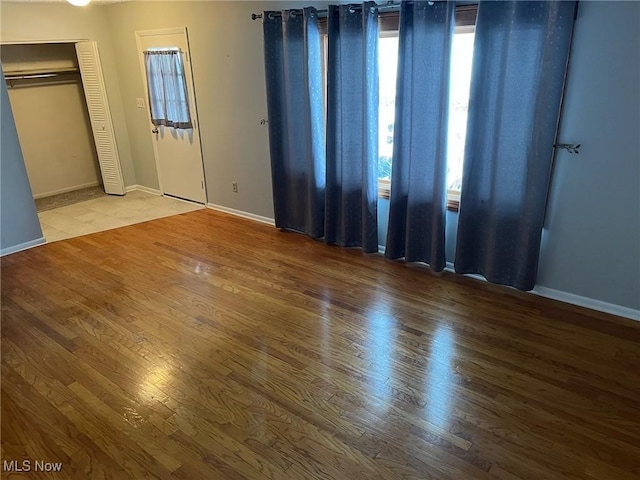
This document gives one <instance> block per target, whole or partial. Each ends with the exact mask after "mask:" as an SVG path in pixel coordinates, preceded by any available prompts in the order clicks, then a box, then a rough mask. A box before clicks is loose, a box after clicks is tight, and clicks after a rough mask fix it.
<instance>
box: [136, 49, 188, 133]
mask: <svg viewBox="0 0 640 480" xmlns="http://www.w3.org/2000/svg"><path fill="white" fill-rule="evenodd" d="M144 61H145V70H146V74H147V90H148V93H149V109H150V111H151V123H153V124H154V125H156V126H159V125H164V126H166V127H173V128H185V129H186V128H192V123H191V114H190V112H189V100H188V96H187V82H186V78H185V74H184V64H183V62H182V52H181V51H180V49H179V48H166V49H155V48H152V49H149V50H147V51H145V52H144Z"/></svg>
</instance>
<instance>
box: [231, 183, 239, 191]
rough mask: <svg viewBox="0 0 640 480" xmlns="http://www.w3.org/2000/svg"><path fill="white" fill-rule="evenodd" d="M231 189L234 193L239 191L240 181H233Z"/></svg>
mask: <svg viewBox="0 0 640 480" xmlns="http://www.w3.org/2000/svg"><path fill="white" fill-rule="evenodd" d="M231 189H232V190H233V193H238V182H231Z"/></svg>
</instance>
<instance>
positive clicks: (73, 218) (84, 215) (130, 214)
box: [38, 190, 204, 242]
mask: <svg viewBox="0 0 640 480" xmlns="http://www.w3.org/2000/svg"><path fill="white" fill-rule="evenodd" d="M201 208H204V206H203V205H199V204H196V203H190V202H186V201H183V200H177V199H174V198H171V197H161V196H158V195H153V194H151V193H147V192H142V191H139V190H134V191H132V192H128V193H127V194H126V195H124V196H117V195H107V196H104V197H101V198H96V199H93V200H87V201H85V202H80V203H76V204H74V205H69V206H66V207H60V208H55V209H53V210H47V211H44V212H40V213H38V217H39V218H40V225H41V226H42V232H43V234H44V238H45V239H46V240H47V242H55V241H57V240H64V239H66V238H72V237H79V236H81V235H87V234H90V233H95V232H101V231H103V230H110V229H112V228H119V227H124V226H126V225H133V224H134V223H140V222H146V221H148V220H154V219H156V218H161V217H168V216H171V215H177V214H179V213H185V212H191V211H193V210H199V209H201Z"/></svg>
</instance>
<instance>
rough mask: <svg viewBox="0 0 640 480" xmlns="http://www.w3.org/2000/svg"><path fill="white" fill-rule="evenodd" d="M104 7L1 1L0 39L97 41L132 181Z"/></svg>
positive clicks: (118, 139) (127, 179)
mask: <svg viewBox="0 0 640 480" xmlns="http://www.w3.org/2000/svg"><path fill="white" fill-rule="evenodd" d="M104 8H105V7H104V6H100V5H89V6H87V7H82V8H78V7H74V6H71V5H69V4H67V3H55V4H48V3H6V2H2V4H0V42H2V43H38V42H53V41H55V42H64V41H70V42H74V41H78V40H93V41H96V42H98V48H99V50H100V59H101V61H102V69H103V73H104V79H105V85H106V89H107V96H108V98H109V107H110V109H111V115H112V117H113V124H114V130H115V136H116V143H117V146H118V154H119V156H120V163H121V165H122V175H123V177H124V183H125V185H134V184H135V183H136V175H135V170H134V166H133V161H132V158H131V148H130V146H129V135H128V132H127V123H126V119H125V115H124V111H123V107H122V100H121V99H122V96H121V94H120V85H119V83H118V69H117V62H116V57H115V56H114V53H113V48H112V44H111V33H110V31H109V25H108V21H107V16H106V13H105V10H104Z"/></svg>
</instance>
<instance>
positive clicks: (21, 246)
mask: <svg viewBox="0 0 640 480" xmlns="http://www.w3.org/2000/svg"><path fill="white" fill-rule="evenodd" d="M43 243H47V241H46V240H45V238H44V237H40V238H36V239H35V240H31V241H29V242H24V243H20V244H18V245H14V246H12V247H7V248H3V249H2V250H0V257H4V256H5V255H10V254H12V253H17V252H21V251H22V250H27V249H29V248H33V247H37V246H38V245H42V244H43Z"/></svg>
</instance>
